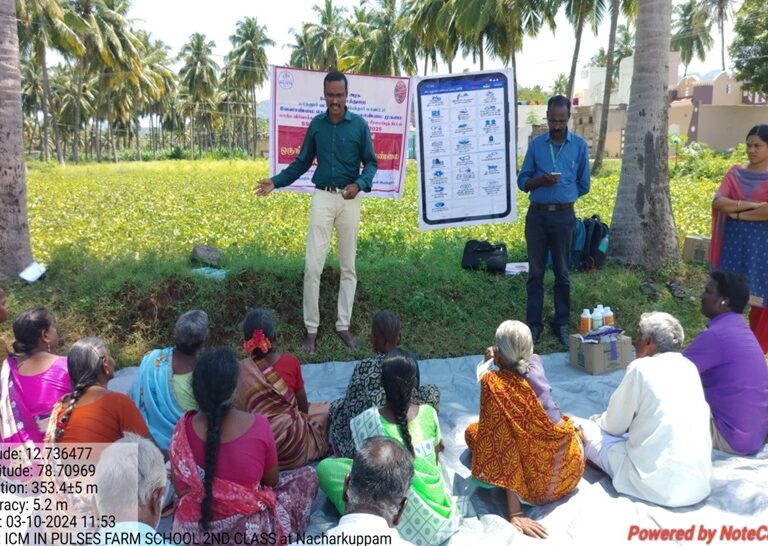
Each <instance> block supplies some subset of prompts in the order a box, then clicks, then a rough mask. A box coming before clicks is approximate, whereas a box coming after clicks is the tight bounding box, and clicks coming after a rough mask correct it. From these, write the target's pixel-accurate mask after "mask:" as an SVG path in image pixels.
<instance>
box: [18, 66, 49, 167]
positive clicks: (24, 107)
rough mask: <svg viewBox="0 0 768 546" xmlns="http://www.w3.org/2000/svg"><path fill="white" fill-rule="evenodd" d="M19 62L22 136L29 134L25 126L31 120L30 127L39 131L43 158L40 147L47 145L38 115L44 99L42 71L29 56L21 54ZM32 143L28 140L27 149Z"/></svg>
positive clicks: (44, 155) (41, 157)
mask: <svg viewBox="0 0 768 546" xmlns="http://www.w3.org/2000/svg"><path fill="white" fill-rule="evenodd" d="M19 63H20V67H19V68H20V73H21V111H22V113H23V114H24V125H25V131H24V136H25V137H26V136H28V135H29V133H28V131H27V130H26V127H27V125H28V122H31V125H32V127H36V128H37V129H38V131H37V132H39V133H40V142H39V145H40V159H44V157H47V154H46V153H44V152H43V149H42V148H43V146H47V145H48V142H47V141H46V140H45V139H44V138H43V127H42V123H41V122H40V119H39V116H38V113H39V112H40V111H41V110H42V104H43V101H44V100H45V93H44V92H43V76H42V71H41V70H40V66H39V65H38V64H37V63H36V62H35V61H34V60H32V59H30V58H29V57H24V56H22V57H21V58H20V59H19ZM33 135H34V133H33ZM33 138H34V136H33ZM32 145H33V141H31V140H28V141H27V149H28V150H31V149H32Z"/></svg>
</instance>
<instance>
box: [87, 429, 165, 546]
mask: <svg viewBox="0 0 768 546" xmlns="http://www.w3.org/2000/svg"><path fill="white" fill-rule="evenodd" d="M167 479H168V478H167V475H166V472H165V465H164V464H163V455H162V453H160V450H159V449H157V447H156V446H155V444H153V443H152V442H151V441H150V440H148V439H146V438H142V437H141V436H139V435H137V434H132V433H127V434H126V435H125V436H124V437H123V438H121V439H120V440H118V441H117V442H115V443H113V444H110V445H109V446H108V447H107V448H106V449H105V450H104V451H103V452H102V453H101V457H100V458H99V462H98V463H97V465H96V473H95V476H94V480H95V482H96V488H97V493H96V505H97V507H98V510H99V515H100V516H101V517H102V518H105V519H102V520H101V521H103V522H105V525H104V526H103V528H102V533H109V534H110V536H111V537H112V539H114V537H119V536H124V535H122V534H121V533H132V534H133V535H134V536H139V537H140V539H139V542H138V543H139V544H165V543H166V542H165V540H164V539H163V537H162V536H161V535H159V534H158V533H156V532H155V528H157V526H158V524H159V523H160V517H161V513H162V508H161V506H162V500H163V496H164V492H165V488H166V482H167ZM112 518H114V520H113V521H114V524H113V525H112V524H111V522H112ZM105 540H106V542H105ZM101 542H102V543H108V539H106V537H102V541H101Z"/></svg>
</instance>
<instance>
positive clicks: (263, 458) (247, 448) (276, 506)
mask: <svg viewBox="0 0 768 546" xmlns="http://www.w3.org/2000/svg"><path fill="white" fill-rule="evenodd" d="M238 375H239V369H238V364H237V359H236V358H235V355H233V354H232V352H231V351H230V350H229V349H226V348H219V349H208V350H205V351H203V352H202V354H201V355H200V358H199V360H198V362H197V365H196V366H195V369H194V371H193V372H192V389H193V391H194V395H195V400H196V401H197V405H198V407H199V408H200V410H199V411H190V412H188V413H187V414H186V415H184V417H182V418H181V420H180V421H179V422H178V424H177V425H176V428H175V429H174V431H173V437H172V439H171V445H170V449H169V454H170V460H171V477H172V480H173V486H174V489H175V490H176V494H177V495H178V497H179V501H178V504H177V506H176V512H175V514H174V518H173V531H174V532H178V533H183V534H184V535H185V536H189V537H190V540H188V541H186V540H185V544H203V543H206V539H207V540H208V541H210V540H211V538H207V537H210V536H211V535H212V534H221V533H229V536H230V542H232V543H233V544H234V543H238V544H264V543H266V542H264V541H265V540H266V538H265V537H269V536H271V537H272V538H273V539H274V540H270V541H269V542H270V543H272V544H286V543H287V542H288V539H289V538H290V536H291V535H295V534H296V533H303V532H304V530H305V529H306V527H307V524H308V523H309V513H310V509H311V507H312V501H313V500H314V498H315V495H316V493H317V475H316V474H315V471H314V469H312V468H310V467H305V468H300V469H298V470H293V471H289V472H282V473H280V472H278V468H277V451H276V449H275V440H274V437H273V436H272V431H271V430H270V427H269V422H268V421H267V420H266V418H264V416H263V415H258V414H256V415H254V414H251V413H248V412H244V411H238V410H236V409H234V408H233V407H232V401H233V400H234V397H235V389H236V388H237V382H238ZM270 533H271V535H270Z"/></svg>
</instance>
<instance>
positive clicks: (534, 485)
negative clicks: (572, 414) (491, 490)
mask: <svg viewBox="0 0 768 546" xmlns="http://www.w3.org/2000/svg"><path fill="white" fill-rule="evenodd" d="M486 356H487V357H490V358H493V360H494V362H495V364H496V366H497V367H498V370H495V371H486V372H485V373H484V374H483V375H482V377H481V378H480V421H479V422H477V423H472V424H471V425H469V427H467V430H466V433H465V439H466V441H467V446H468V447H469V449H470V451H472V476H473V477H475V478H476V479H478V480H480V481H482V482H484V483H487V484H491V485H495V486H497V487H502V488H504V489H506V493H507V508H508V510H509V521H510V523H512V525H514V526H515V528H516V529H517V530H518V531H520V532H522V533H525V534H526V535H528V536H533V537H540V538H544V537H546V536H547V532H546V529H544V526H543V525H541V524H540V523H538V522H536V521H534V520H532V519H530V518H527V517H525V515H524V514H523V511H522V507H521V505H520V502H521V500H522V501H525V502H527V503H535V504H546V503H549V502H553V501H556V500H557V499H560V498H562V497H564V496H565V495H567V494H568V493H570V492H571V491H572V490H573V489H575V488H576V486H577V485H578V483H579V480H581V476H582V474H583V473H584V463H585V459H584V451H583V448H582V444H581V439H580V437H579V433H578V431H577V429H576V427H575V426H574V425H573V423H572V422H571V421H570V420H569V419H568V417H567V416H565V415H562V414H561V413H560V408H559V407H558V405H557V404H556V403H555V401H554V400H553V399H552V394H551V390H552V389H551V388H550V386H549V383H548V382H547V378H546V376H545V375H544V366H543V363H542V361H541V358H540V357H539V355H536V354H533V337H532V336H531V330H530V329H529V328H528V326H526V325H525V324H523V323H522V322H519V321H516V320H507V321H505V322H502V323H501V324H500V325H499V327H498V329H497V330H496V336H495V337H494V340H493V348H492V349H491V350H489V351H488V352H487V353H486Z"/></svg>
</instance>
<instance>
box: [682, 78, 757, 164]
mask: <svg viewBox="0 0 768 546" xmlns="http://www.w3.org/2000/svg"><path fill="white" fill-rule="evenodd" d="M669 99H670V107H669V132H670V133H671V134H683V135H686V136H687V137H688V142H702V143H704V144H707V145H708V146H709V147H711V148H713V149H715V150H722V151H725V150H729V149H731V148H734V147H735V146H736V145H737V144H739V143H741V142H744V135H746V134H747V131H748V130H749V129H750V128H751V127H752V126H754V125H757V124H758V123H768V101H766V98H765V97H763V96H760V95H758V94H756V93H749V92H745V91H743V90H742V84H741V82H739V81H736V80H735V79H733V77H732V76H731V75H730V74H728V73H727V72H723V71H714V72H710V73H708V74H705V75H704V76H702V77H701V78H698V77H696V76H686V77H685V78H683V79H682V80H680V83H679V84H678V85H676V86H675V87H670V89H669Z"/></svg>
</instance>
